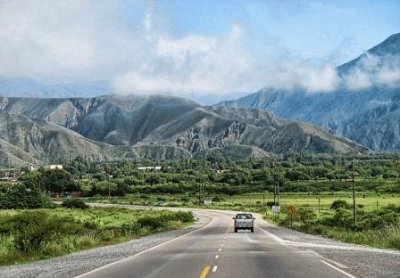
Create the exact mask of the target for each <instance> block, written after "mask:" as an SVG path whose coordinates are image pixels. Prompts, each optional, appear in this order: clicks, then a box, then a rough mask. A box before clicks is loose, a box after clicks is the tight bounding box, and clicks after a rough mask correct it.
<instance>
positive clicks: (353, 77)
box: [342, 54, 400, 90]
mask: <svg viewBox="0 0 400 278" xmlns="http://www.w3.org/2000/svg"><path fill="white" fill-rule="evenodd" d="M342 81H343V83H344V86H345V87H347V88H348V89H350V90H363V89H367V88H369V87H371V86H388V87H399V86H400V57H397V56H391V55H388V56H383V57H380V56H375V55H371V54H365V55H363V57H362V58H361V59H360V61H359V62H358V63H357V65H356V66H355V67H354V68H353V69H352V70H351V71H350V72H348V73H347V74H346V75H345V76H344V77H343V80H342Z"/></svg>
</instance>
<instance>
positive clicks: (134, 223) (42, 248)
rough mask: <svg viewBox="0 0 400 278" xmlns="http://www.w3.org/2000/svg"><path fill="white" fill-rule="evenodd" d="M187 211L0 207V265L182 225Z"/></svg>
mask: <svg viewBox="0 0 400 278" xmlns="http://www.w3.org/2000/svg"><path fill="white" fill-rule="evenodd" d="M193 221H194V219H193V215H192V214H191V213H190V212H171V211H167V210H161V211H159V210H157V211H155V210H128V209H122V208H90V209H85V210H77V209H65V208H57V209H40V210H15V211H1V212H0V265H8V264H15V263H23V262H30V261H35V260H40V259H46V258H51V257H54V256H60V255H64V254H67V253H72V252H76V251H79V250H84V249H88V248H93V247H97V246H104V245H110V244H116V243H120V242H124V241H127V240H131V239H134V238H138V237H141V236H145V235H149V234H153V233H156V232H162V231H168V230H174V229H180V228H183V227H185V226H187V225H189V224H191V223H192V222H193Z"/></svg>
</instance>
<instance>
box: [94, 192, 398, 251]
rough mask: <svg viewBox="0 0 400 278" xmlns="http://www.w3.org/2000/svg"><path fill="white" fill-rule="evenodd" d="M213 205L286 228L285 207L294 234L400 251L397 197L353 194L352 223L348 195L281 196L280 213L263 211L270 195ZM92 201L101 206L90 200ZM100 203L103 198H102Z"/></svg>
mask: <svg viewBox="0 0 400 278" xmlns="http://www.w3.org/2000/svg"><path fill="white" fill-rule="evenodd" d="M204 199H214V200H215V201H214V202H213V203H212V205H209V206H204V205H203V206H201V207H206V208H216V209H229V210H239V211H251V212H259V213H261V214H263V215H264V217H265V219H267V220H269V221H272V222H275V223H277V224H279V225H282V226H285V227H290V221H289V216H288V214H287V207H288V206H294V207H295V209H296V215H295V216H294V219H293V220H294V222H293V223H292V227H293V229H297V230H300V231H303V232H307V233H312V234H319V235H325V236H328V237H329V238H333V239H337V240H341V241H344V242H350V243H357V244H363V245H369V246H373V247H378V248H392V249H398V250H400V195H399V194H376V193H369V192H363V193H358V194H356V205H357V209H356V211H357V219H358V222H357V223H356V225H354V224H353V221H352V195H351V194H350V193H348V192H337V193H334V194H332V193H321V194H320V195H317V194H299V193H284V194H281V196H280V204H281V213H279V214H278V213H275V214H274V213H272V211H271V208H270V207H269V206H267V203H268V202H272V201H273V195H272V194H270V193H269V194H267V193H265V194H262V193H254V194H245V195H234V196H229V195H226V196H224V195H219V196H218V197H216V196H204ZM337 200H343V201H345V202H346V203H347V204H346V205H345V206H344V207H343V208H340V209H338V210H335V209H331V205H332V203H333V202H334V201H337ZM92 201H101V199H94V200H92ZM103 201H104V198H103ZM111 201H112V202H114V203H125V204H137V205H159V206H173V207H199V205H198V197H197V196H188V195H168V194H164V195H158V196H154V195H143V194H142V195H130V196H127V197H123V198H113V199H112V200H111Z"/></svg>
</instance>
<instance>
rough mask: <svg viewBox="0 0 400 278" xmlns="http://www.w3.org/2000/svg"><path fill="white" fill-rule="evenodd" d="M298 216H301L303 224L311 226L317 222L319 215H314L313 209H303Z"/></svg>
mask: <svg viewBox="0 0 400 278" xmlns="http://www.w3.org/2000/svg"><path fill="white" fill-rule="evenodd" d="M298 214H299V216H300V220H301V222H302V223H303V224H309V223H310V222H311V221H313V220H315V218H316V217H317V215H316V214H315V213H314V211H313V210H312V209H309V208H304V207H301V208H300V209H299V210H298Z"/></svg>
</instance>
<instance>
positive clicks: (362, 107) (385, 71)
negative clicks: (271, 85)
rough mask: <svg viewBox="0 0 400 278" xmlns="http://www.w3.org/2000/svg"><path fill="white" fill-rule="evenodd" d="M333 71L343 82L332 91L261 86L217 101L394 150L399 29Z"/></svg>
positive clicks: (399, 94)
mask: <svg viewBox="0 0 400 278" xmlns="http://www.w3.org/2000/svg"><path fill="white" fill-rule="evenodd" d="M337 72H338V75H339V76H340V77H341V80H343V82H347V83H348V84H347V85H346V84H341V85H340V86H339V87H338V88H337V90H336V91H333V92H320V93H318V92H314V93H309V92H306V91H305V90H296V91H282V90H273V89H262V90H260V91H258V92H256V93H254V94H251V95H248V96H246V97H243V98H240V99H238V100H233V101H225V102H222V103H220V104H219V105H222V106H229V107H249V108H258V109H264V110H268V111H273V112H274V113H276V114H277V115H279V116H281V117H284V118H289V119H297V120H301V121H306V122H310V123H313V124H316V125H319V126H322V127H324V128H325V129H326V130H328V131H330V132H332V133H334V134H336V135H338V136H344V137H347V138H350V139H351V140H354V141H356V142H358V143H360V144H362V145H365V146H367V147H368V148H370V149H373V150H376V151H399V150H400V133H399V126H400V117H399V116H400V34H395V35H392V36H390V37H389V38H388V39H386V40H385V41H383V42H382V43H380V44H379V45H377V46H375V47H373V48H371V49H370V50H368V51H367V52H366V53H364V54H362V55H361V56H360V57H358V58H357V59H354V60H352V61H350V62H348V63H346V64H344V65H342V66H339V67H338V68H337ZM364 79H365V80H364ZM388 79H390V80H391V81H393V82H392V83H391V85H390V86H388V85H387V84H386V83H385V82H384V81H388ZM361 81H363V82H361ZM349 84H350V85H349Z"/></svg>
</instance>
